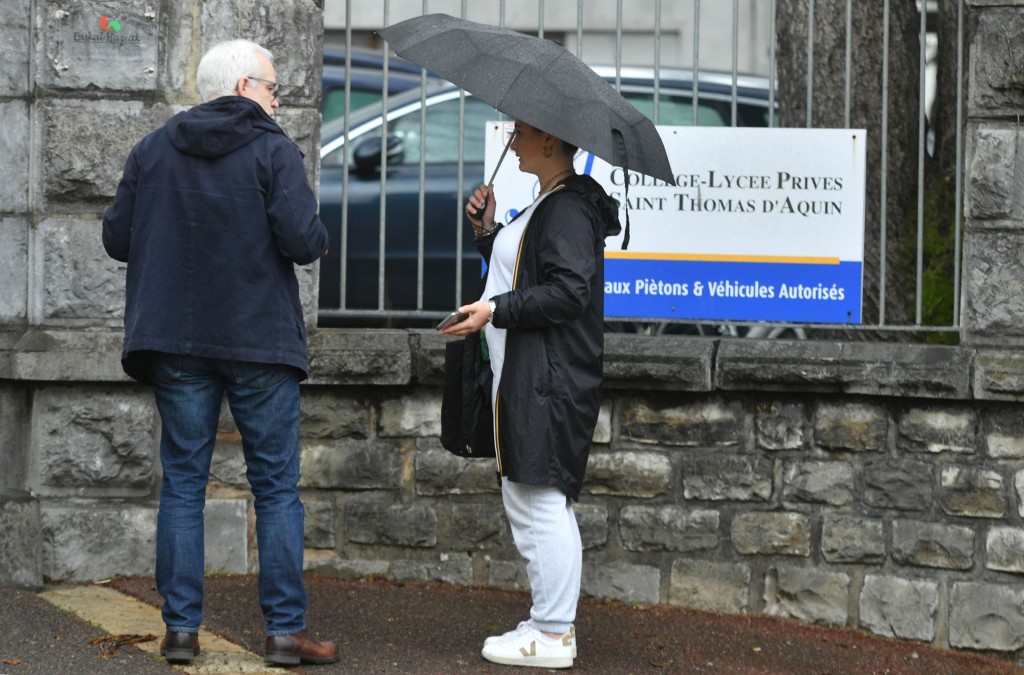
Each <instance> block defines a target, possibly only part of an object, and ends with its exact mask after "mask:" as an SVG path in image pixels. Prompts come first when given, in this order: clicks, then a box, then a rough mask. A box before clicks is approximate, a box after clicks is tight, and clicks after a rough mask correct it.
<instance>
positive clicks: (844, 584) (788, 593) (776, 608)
mask: <svg viewBox="0 0 1024 675" xmlns="http://www.w3.org/2000/svg"><path fill="white" fill-rule="evenodd" d="M849 597H850V575H848V574H845V573H842V572H823V571H821V570H819V569H816V568H813V567H798V566H795V565H776V566H774V567H772V568H771V569H769V571H768V574H767V577H766V579H765V589H764V601H765V613H766V614H770V615H772V616H783V617H788V618H791V619H796V620H798V621H803V622H804V623H819V624H826V625H829V626H845V625H846V622H847V620H848V618H849V610H848V606H849Z"/></svg>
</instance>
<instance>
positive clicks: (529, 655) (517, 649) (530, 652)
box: [480, 621, 576, 668]
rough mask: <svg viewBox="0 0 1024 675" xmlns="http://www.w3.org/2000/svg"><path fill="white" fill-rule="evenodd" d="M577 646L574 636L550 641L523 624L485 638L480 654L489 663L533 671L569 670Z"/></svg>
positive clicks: (527, 622) (525, 622)
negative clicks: (526, 668)
mask: <svg viewBox="0 0 1024 675" xmlns="http://www.w3.org/2000/svg"><path fill="white" fill-rule="evenodd" d="M575 653H576V645H575V636H574V633H573V632H569V633H566V634H564V635H562V636H561V637H557V638H552V637H548V636H547V635H544V633H542V632H540V631H539V630H537V629H536V628H534V627H533V625H532V624H530V622H529V621H523V622H521V623H520V624H519V626H518V627H517V628H516V629H515V630H513V631H509V632H508V633H505V634H504V635H498V636H495V637H492V638H488V640H487V641H485V643H484V648H483V650H482V651H481V652H480V654H481V655H482V656H483V657H484V658H485V659H487V660H488V661H490V662H492V663H500V664H503V665H506V666H532V667H535V668H571V667H572V661H573V659H574V658H575Z"/></svg>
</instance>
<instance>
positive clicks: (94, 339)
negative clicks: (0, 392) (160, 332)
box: [10, 328, 129, 382]
mask: <svg viewBox="0 0 1024 675" xmlns="http://www.w3.org/2000/svg"><path fill="white" fill-rule="evenodd" d="M123 343H124V339H123V337H122V334H121V331H118V330H105V329H72V328H68V329H30V330H28V331H26V332H25V333H24V334H23V335H22V336H21V337H20V338H19V339H18V341H17V343H15V345H14V346H13V347H12V348H11V350H10V374H11V375H10V376H11V378H12V379H15V380H33V381H43V382H125V381H128V380H129V378H128V376H127V375H125V374H124V371H123V370H122V369H121V347H122V345H123Z"/></svg>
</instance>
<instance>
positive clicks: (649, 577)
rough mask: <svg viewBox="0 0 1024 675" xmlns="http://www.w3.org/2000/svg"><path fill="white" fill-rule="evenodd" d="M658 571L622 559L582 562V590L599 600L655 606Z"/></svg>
mask: <svg viewBox="0 0 1024 675" xmlns="http://www.w3.org/2000/svg"><path fill="white" fill-rule="evenodd" d="M660 589H661V571H660V570H659V569H658V568H657V567H648V566H646V565H631V564H629V563H624V562H605V563H599V562H596V561H594V562H586V561H584V563H583V581H582V583H581V592H582V594H583V595H585V596H589V597H591V598H598V599H600V600H618V601H619V602H628V603H640V604H644V605H656V604H658V602H659V601H660V599H661V597H660V595H661V591H660Z"/></svg>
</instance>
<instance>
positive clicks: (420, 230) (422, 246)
mask: <svg viewBox="0 0 1024 675" xmlns="http://www.w3.org/2000/svg"><path fill="white" fill-rule="evenodd" d="M427 2H428V0H423V14H424V15H425V14H427V11H428V9H427ZM420 91H421V92H422V98H423V102H422V103H421V104H420V180H419V189H420V192H419V195H417V202H416V208H417V210H416V214H417V216H416V309H423V284H424V279H423V275H424V272H425V267H426V265H425V264H424V259H425V257H426V242H427V234H426V232H427V222H426V221H427V105H426V91H427V71H426V70H420Z"/></svg>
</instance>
